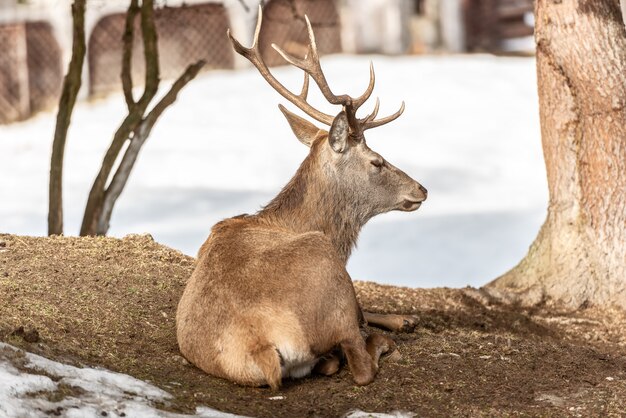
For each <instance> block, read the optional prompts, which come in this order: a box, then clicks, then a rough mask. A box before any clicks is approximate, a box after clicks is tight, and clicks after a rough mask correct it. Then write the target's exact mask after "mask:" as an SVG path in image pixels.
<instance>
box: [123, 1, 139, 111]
mask: <svg viewBox="0 0 626 418" xmlns="http://www.w3.org/2000/svg"><path fill="white" fill-rule="evenodd" d="M138 12H139V0H131V2H130V6H128V11H127V12H126V23H125V26H124V35H123V36H122V44H123V46H122V48H123V51H122V74H121V78H122V90H123V91H124V99H125V100H126V105H127V106H128V110H132V108H133V107H134V106H135V104H136V103H135V100H134V99H133V79H132V71H131V70H132V68H131V67H132V58H133V42H134V38H135V17H136V16H137V13H138Z"/></svg>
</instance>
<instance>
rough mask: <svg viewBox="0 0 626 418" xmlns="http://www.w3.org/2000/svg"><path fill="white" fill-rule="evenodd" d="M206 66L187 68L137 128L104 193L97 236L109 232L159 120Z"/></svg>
mask: <svg viewBox="0 0 626 418" xmlns="http://www.w3.org/2000/svg"><path fill="white" fill-rule="evenodd" d="M204 64H205V61H202V60H201V61H198V62H196V63H195V64H192V65H190V66H189V67H187V69H186V70H185V72H184V73H183V74H182V75H181V76H180V77H179V78H178V79H177V80H176V81H175V82H174V83H173V84H172V87H170V90H169V91H168V92H167V93H166V94H165V96H163V98H162V99H161V100H160V101H159V102H158V103H157V104H156V105H155V106H154V108H153V109H152V110H151V111H150V113H149V114H148V115H147V116H146V117H145V118H144V119H143V120H142V121H141V123H139V125H138V126H137V127H136V128H135V130H134V135H133V138H132V139H131V141H130V144H129V145H128V148H127V149H126V152H125V153H124V157H122V161H121V162H120V165H119V167H118V168H117V170H116V171H115V175H114V176H113V179H112V180H111V184H110V185H109V187H108V188H107V189H106V191H105V193H104V199H103V202H102V211H101V212H100V214H99V217H98V222H97V234H99V235H104V234H106V232H107V231H108V229H109V222H110V220H111V215H112V213H113V207H114V206H115V203H116V202H117V199H118V198H119V196H120V194H121V193H122V191H123V190H124V187H125V186H126V183H127V182H128V178H129V176H130V173H131V171H132V169H133V167H134V165H135V161H136V160H137V157H138V155H139V151H140V150H141V147H142V146H143V144H144V143H145V142H146V140H147V139H148V137H149V136H150V133H151V132H152V128H153V126H154V124H155V123H156V121H157V119H158V118H159V116H161V114H162V113H163V111H164V110H165V109H167V108H168V107H169V106H170V105H171V104H173V103H174V102H175V101H176V98H177V96H178V93H179V92H180V90H181V89H182V88H183V87H185V85H187V83H189V82H190V81H191V80H193V79H194V78H195V77H196V75H197V74H198V72H199V71H200V69H201V68H202V67H203V66H204Z"/></svg>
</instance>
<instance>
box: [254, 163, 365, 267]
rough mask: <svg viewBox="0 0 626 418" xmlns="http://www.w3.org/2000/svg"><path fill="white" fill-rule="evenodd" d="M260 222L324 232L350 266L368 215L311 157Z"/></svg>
mask: <svg viewBox="0 0 626 418" xmlns="http://www.w3.org/2000/svg"><path fill="white" fill-rule="evenodd" d="M258 217H259V219H262V220H264V221H266V222H269V223H271V224H273V225H277V226H280V227H282V228H286V229H290V230H293V231H294V232H298V233H304V232H313V231H318V232H322V233H324V234H325V235H326V236H328V238H329V239H330V241H331V242H332V243H333V245H334V246H335V248H336V250H337V253H338V254H339V256H340V257H341V258H342V259H343V260H344V262H346V263H347V261H348V258H349V257H350V253H351V252H352V248H353V247H354V245H355V244H356V240H357V238H358V235H359V232H360V230H361V228H362V227H363V225H364V224H365V223H366V222H367V221H368V220H369V216H367V215H366V214H364V213H363V211H362V210H359V207H358V206H355V200H354V197H353V196H352V193H351V192H350V190H342V188H341V187H340V185H339V184H338V183H337V182H336V181H333V179H332V176H329V175H327V173H324V170H323V167H321V164H320V162H319V161H318V160H317V159H316V158H315V155H314V154H313V153H312V154H310V155H309V156H308V157H307V158H306V159H305V160H304V162H303V163H302V165H301V166H300V168H299V169H298V171H297V172H296V174H295V176H294V177H293V178H292V179H291V180H290V181H289V183H288V184H287V185H286V186H285V187H284V188H283V189H282V190H281V192H280V193H279V194H278V195H277V196H276V197H275V198H274V199H273V200H272V201H271V202H270V203H269V204H268V205H267V206H266V207H265V208H263V210H261V211H260V212H259V213H258Z"/></svg>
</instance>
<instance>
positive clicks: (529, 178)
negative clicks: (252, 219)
mask: <svg viewBox="0 0 626 418" xmlns="http://www.w3.org/2000/svg"><path fill="white" fill-rule="evenodd" d="M370 60H372V61H373V62H374V66H375V69H376V74H377V81H376V89H375V91H374V96H380V98H381V103H382V104H381V112H380V114H382V115H385V114H390V113H392V112H394V111H395V110H396V109H397V108H398V107H399V105H400V103H401V101H402V100H404V101H406V111H405V113H404V114H403V115H402V116H401V117H400V118H399V119H398V120H396V121H395V122H393V123H391V124H389V125H385V126H384V127H380V128H377V129H373V130H370V131H368V132H367V133H366V137H367V140H368V144H369V145H370V147H372V148H373V149H374V150H376V151H378V152H380V153H381V154H382V155H383V156H384V157H385V158H386V159H387V160H389V161H390V162H391V163H392V164H394V165H396V166H398V167H399V168H401V169H403V170H404V171H406V172H407V173H408V174H409V175H411V176H412V177H413V178H415V179H416V180H418V181H420V182H421V183H422V184H423V185H424V186H425V187H426V188H427V189H428V191H429V197H428V200H427V201H426V202H425V204H424V205H423V206H422V207H421V208H420V209H419V210H418V211H417V212H413V213H401V212H395V213H390V214H385V215H382V216H380V217H378V218H375V219H374V220H373V221H371V222H370V223H369V224H368V225H367V226H366V227H365V228H364V230H363V233H362V234H361V237H360V240H359V245H358V248H357V249H356V251H355V252H354V253H353V256H352V259H351V260H350V263H349V266H348V269H349V271H350V273H351V275H352V277H353V278H355V279H361V280H372V281H377V282H381V283H390V284H397V285H405V286H413V287H436V286H451V287H457V286H465V285H474V286H479V285H482V284H484V283H486V282H487V281H488V280H490V279H493V278H495V277H496V276H498V275H499V274H502V273H504V272H505V271H506V270H507V269H509V268H511V267H513V266H514V265H515V263H516V262H517V261H518V260H519V259H520V258H521V257H522V256H523V255H524V254H525V252H526V251H527V249H528V246H529V245H530V243H531V242H532V240H533V238H534V237H535V235H536V233H537V231H538V229H539V227H540V225H541V223H542V221H543V219H544V217H545V212H546V208H547V185H546V179H545V168H544V163H543V157H542V153H541V141H540V134H539V122H538V110H537V97H536V96H537V93H536V80H535V64H534V59H533V58H496V57H492V56H480V55H473V56H441V57H436V56H434V57H433V56H430V57H427V56H423V57H397V58H394V57H384V56H358V57H352V56H329V57H325V58H323V59H322V65H323V67H324V69H325V72H326V75H327V77H328V79H329V80H330V84H331V87H332V88H333V89H334V91H336V92H340V93H343V92H347V93H350V94H352V95H358V94H360V93H361V92H362V91H363V89H364V88H365V86H366V85H367V81H368V66H369V61H370ZM274 71H275V74H276V76H277V77H278V78H279V79H280V80H282V81H283V82H284V83H285V84H286V85H287V86H288V87H291V88H293V89H294V90H296V91H297V90H298V89H299V88H300V84H301V82H302V74H301V72H300V71H299V70H297V69H293V68H288V67H281V68H277V69H275V70H274ZM162 85H163V86H162V89H165V87H167V86H168V83H167V82H163V83H162ZM315 93H317V92H315ZM311 101H312V102H313V103H314V104H315V105H317V106H319V107H320V108H322V109H324V110H326V111H328V112H337V111H338V110H337V109H334V108H333V107H332V106H330V105H328V104H326V103H325V102H324V100H323V99H322V98H321V95H319V94H317V95H315V94H313V95H312V97H311ZM371 101H372V102H373V101H374V100H373V98H372V99H371ZM278 103H285V100H283V99H282V97H280V96H279V95H278V94H277V93H276V92H274V91H273V90H272V89H271V88H270V87H269V86H268V85H267V84H266V83H265V81H264V80H263V79H262V78H261V76H260V75H259V74H258V73H257V72H256V70H254V69H244V70H239V71H224V72H220V71H214V72H209V73H205V74H203V75H201V76H199V77H198V79H196V80H194V81H193V82H191V83H190V84H189V85H188V86H187V87H186V88H185V89H184V90H183V92H182V93H181V95H180V97H179V99H178V101H177V103H176V104H175V105H174V106H173V107H171V108H170V109H169V110H167V111H166V113H165V114H164V115H163V117H162V118H161V120H160V121H159V122H158V123H157V125H156V126H155V129H154V130H153V133H152V136H151V138H150V139H149V140H148V141H147V143H146V145H145V146H144V148H143V150H142V152H141V155H140V157H139V159H138V162H137V164H136V166H135V169H134V171H133V173H132V175H131V178H130V180H129V183H128V185H127V188H126V190H125V191H124V193H123V194H122V196H121V198H120V200H119V201H118V204H117V206H116V208H115V210H114V213H113V218H112V222H111V225H112V227H111V230H110V235H112V236H118V237H120V236H124V235H126V234H128V233H145V232H148V233H150V234H152V235H153V236H154V238H155V239H156V240H157V241H158V242H161V243H163V244H166V245H169V246H171V247H174V248H177V249H180V250H181V251H183V252H184V253H186V254H190V255H195V252H196V251H197V249H198V248H199V246H200V245H201V243H202V242H203V240H204V239H205V238H206V237H207V235H208V233H209V231H210V228H211V226H212V225H213V224H214V223H216V222H217V221H219V220H220V219H223V218H225V217H230V216H234V215H237V214H240V213H253V212H255V211H257V210H258V209H260V208H261V207H262V205H264V204H265V203H267V202H268V201H269V200H270V199H271V198H272V197H273V196H274V195H275V194H276V193H277V192H278V191H279V190H280V188H281V187H282V186H283V185H284V184H285V183H286V182H287V181H288V180H289V178H290V177H291V176H292V175H293V173H294V172H295V171H296V169H297V167H298V165H299V163H300V162H301V161H302V159H303V158H304V157H305V155H306V153H307V151H308V149H307V148H306V147H305V146H303V145H301V144H300V143H299V142H298V141H297V140H296V139H295V137H294V136H293V134H292V133H291V131H290V129H289V126H288V124H287V123H286V121H285V120H284V119H283V116H282V114H281V113H280V111H279V110H278V108H277V104H278ZM372 105H373V103H372V104H370V106H372ZM290 108H292V109H293V106H290ZM364 108H367V105H366V106H364ZM369 110H370V109H369V108H367V109H364V110H363V112H367V111H369ZM124 114H125V109H124V100H123V98H122V96H121V95H119V94H114V95H111V96H109V97H108V98H107V99H104V100H99V101H95V102H93V103H89V102H80V103H79V104H78V105H77V107H76V110H75V112H74V116H73V119H72V124H71V128H70V131H69V137H68V142H67V147H66V155H65V169H64V170H65V177H64V203H65V234H66V235H75V234H77V233H78V230H79V227H80V222H81V216H82V212H83V210H84V206H85V202H86V197H87V194H88V191H89V188H90V187H91V184H92V181H93V179H94V177H95V175H96V172H97V170H98V168H99V165H100V162H101V160H102V158H103V156H104V152H105V150H106V148H107V146H108V144H109V142H110V140H111V137H112V134H113V132H114V130H115V129H116V127H117V126H118V125H119V123H120V121H121V118H122V117H123V115H124ZM54 123H55V115H54V114H53V113H44V114H40V115H38V116H37V117H35V118H34V119H31V120H28V121H26V122H22V123H15V124H11V125H4V126H0V199H1V200H0V202H1V203H0V231H2V232H9V233H15V234H26V235H45V233H46V230H47V227H46V222H47V195H48V170H49V163H50V162H49V157H50V150H51V145H52V134H53V128H54Z"/></svg>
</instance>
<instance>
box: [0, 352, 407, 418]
mask: <svg viewBox="0 0 626 418" xmlns="http://www.w3.org/2000/svg"><path fill="white" fill-rule="evenodd" d="M61 387H65V388H67V387H71V388H73V389H74V391H73V392H71V393H70V394H66V395H65V396H55V393H56V392H57V391H58V390H59V389H60V388H61ZM171 398H172V395H170V394H169V393H167V392H165V391H163V390H161V389H159V388H157V387H155V386H153V385H151V384H149V383H147V382H143V381H141V380H138V379H135V378H134V377H131V376H128V375H125V374H121V373H115V372H112V371H109V370H105V369H94V368H89V367H75V366H71V365H67V364H63V363H59V362H56V361H52V360H49V359H46V358H44V357H41V356H38V355H36V354H32V353H28V352H25V351H23V350H20V349H18V348H15V347H13V346H11V345H9V344H5V343H2V342H0V417H3V418H40V417H41V418H45V417H49V416H54V415H57V416H63V417H67V418H101V417H102V416H107V417H111V418H121V417H129V418H185V417H196V418H238V417H240V416H239V415H233V414H228V413H224V412H219V411H217V410H215V409H211V408H208V407H205V406H201V407H198V408H196V414H195V415H183V414H175V413H172V412H167V411H163V410H160V409H158V408H157V407H156V406H155V403H156V402H159V403H162V404H166V405H167V402H168V400H169V399H171ZM275 398H276V399H277V400H282V399H284V397H282V396H277V397H275ZM270 399H272V398H270ZM413 416H414V414H411V413H407V412H392V413H390V414H386V413H369V412H363V411H360V410H356V411H352V412H350V413H349V414H348V415H347V418H366V417H372V418H410V417H413ZM240 418H243V417H240Z"/></svg>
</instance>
